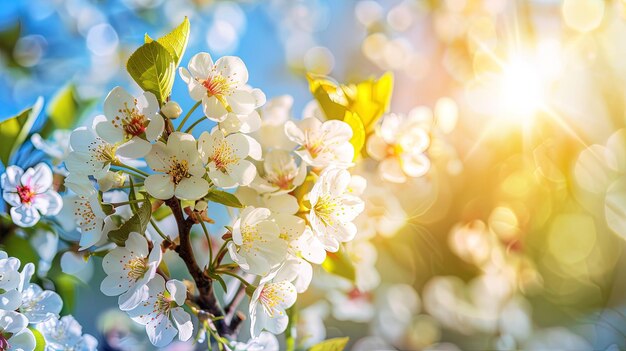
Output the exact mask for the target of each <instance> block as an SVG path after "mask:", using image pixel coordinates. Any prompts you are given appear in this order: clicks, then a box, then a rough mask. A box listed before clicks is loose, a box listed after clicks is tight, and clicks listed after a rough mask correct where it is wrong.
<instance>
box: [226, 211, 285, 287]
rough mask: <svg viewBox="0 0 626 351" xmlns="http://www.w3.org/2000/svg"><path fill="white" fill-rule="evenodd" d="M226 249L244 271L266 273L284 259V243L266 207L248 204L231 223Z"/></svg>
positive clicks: (258, 273)
mask: <svg viewBox="0 0 626 351" xmlns="http://www.w3.org/2000/svg"><path fill="white" fill-rule="evenodd" d="M228 252H229V253H230V257H231V258H232V260H233V261H235V262H237V264H239V266H240V267H241V269H243V270H244V271H246V272H248V273H252V274H257V275H265V274H267V273H269V271H270V270H271V269H272V268H274V267H276V266H277V265H278V264H280V263H281V262H282V261H283V260H284V259H285V256H286V254H287V243H286V242H285V241H284V240H282V239H281V238H280V231H279V229H278V226H277V225H276V223H274V222H273V221H272V218H271V212H270V210H269V209H267V208H255V207H252V206H248V207H246V208H244V209H243V211H241V216H240V218H239V219H238V220H237V221H236V222H235V223H234V224H233V241H231V242H229V243H228Z"/></svg>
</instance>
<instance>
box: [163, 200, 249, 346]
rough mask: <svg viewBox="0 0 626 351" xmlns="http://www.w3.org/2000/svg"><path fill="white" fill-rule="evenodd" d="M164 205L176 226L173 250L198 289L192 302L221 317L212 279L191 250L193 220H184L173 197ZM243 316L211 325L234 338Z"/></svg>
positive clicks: (189, 218)
mask: <svg viewBox="0 0 626 351" xmlns="http://www.w3.org/2000/svg"><path fill="white" fill-rule="evenodd" d="M165 203H166V205H167V206H169V207H170V208H171V209H172V213H173V214H174V218H175V219H176V224H177V226H178V237H179V240H180V244H179V245H178V246H176V247H175V248H174V250H175V251H176V252H177V253H178V255H179V256H180V258H181V259H182V260H183V261H184V262H185V265H186V266H187V270H188V271H189V274H191V276H192V277H193V280H194V282H195V283H196V287H197V288H198V296H197V297H195V298H194V302H195V303H196V304H197V305H198V306H199V307H200V308H201V309H202V310H204V311H206V312H208V313H210V314H212V315H213V316H215V317H223V316H224V311H222V308H221V307H220V305H219V303H218V301H217V299H216V297H215V293H214V291H213V279H211V277H209V276H208V275H207V274H206V273H204V271H203V270H202V269H201V268H200V266H198V263H197V261H196V258H195V255H194V253H193V248H192V246H191V238H190V233H191V228H192V227H193V225H194V224H195V220H194V218H193V217H192V216H188V217H187V218H185V217H184V216H183V210H182V208H181V205H180V201H179V200H178V199H177V198H175V197H173V198H171V199H169V200H166V201H165ZM240 317H243V316H238V318H234V317H233V318H231V321H230V323H227V322H226V321H225V320H224V318H218V319H217V320H215V321H214V322H213V323H214V324H215V327H216V329H217V331H218V333H219V334H220V335H221V336H226V337H231V338H234V337H236V335H237V331H238V326H239V324H240V323H241V321H242V318H240ZM233 323H234V324H233Z"/></svg>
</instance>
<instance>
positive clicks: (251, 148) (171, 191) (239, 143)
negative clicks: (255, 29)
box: [3, 53, 364, 347]
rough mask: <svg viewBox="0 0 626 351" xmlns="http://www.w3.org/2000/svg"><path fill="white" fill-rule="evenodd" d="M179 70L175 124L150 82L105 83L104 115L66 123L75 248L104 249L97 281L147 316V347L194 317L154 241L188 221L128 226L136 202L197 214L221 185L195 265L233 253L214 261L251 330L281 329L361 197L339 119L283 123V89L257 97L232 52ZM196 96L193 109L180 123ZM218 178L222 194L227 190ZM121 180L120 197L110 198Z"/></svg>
mask: <svg viewBox="0 0 626 351" xmlns="http://www.w3.org/2000/svg"><path fill="white" fill-rule="evenodd" d="M180 75H181V77H182V79H183V80H184V81H185V82H186V83H187V85H188V88H189V93H190V95H191V97H192V98H193V99H194V100H196V101H197V103H196V104H195V106H194V107H192V108H191V109H189V110H188V111H187V114H186V116H185V118H182V119H181V123H180V126H179V127H178V129H174V126H173V125H172V122H171V118H168V117H178V116H179V115H181V111H180V107H179V106H178V104H175V103H174V102H173V101H168V102H164V103H163V105H162V106H160V105H159V102H158V101H157V99H156V97H155V96H154V95H153V94H152V93H150V92H144V93H142V94H141V95H140V96H139V97H133V96H132V95H131V94H129V93H127V92H126V91H125V90H124V89H122V88H120V87H116V88H115V89H113V90H112V91H111V92H110V93H109V95H108V96H107V98H106V100H105V103H104V115H102V116H98V117H96V118H95V119H94V122H93V124H92V126H91V127H80V128H78V129H76V130H74V131H73V132H72V134H71V135H70V138H69V139H70V142H69V146H70V152H69V155H68V156H67V158H66V159H65V165H66V167H67V169H68V171H69V174H68V176H67V178H66V179H65V185H66V186H67V187H68V188H69V189H70V190H71V192H72V196H73V198H72V200H73V201H72V202H73V204H74V206H73V207H72V208H73V210H74V216H75V220H76V222H77V228H78V231H79V232H80V233H81V237H80V239H79V241H80V250H87V251H83V252H89V250H91V251H93V250H108V253H107V254H106V256H105V257H104V260H103V264H102V265H103V268H104V271H105V273H106V274H107V277H106V278H105V279H104V281H102V284H101V290H102V292H103V293H104V294H105V295H108V296H119V297H118V302H119V307H120V309H121V310H123V311H126V312H127V313H128V315H129V316H130V317H131V318H132V319H133V320H135V321H136V322H137V323H139V324H142V325H145V326H146V333H147V334H148V337H149V339H150V341H151V342H152V343H153V344H154V345H155V346H157V347H163V346H166V345H168V344H170V343H171V342H172V340H173V339H174V337H175V336H176V335H178V339H179V340H181V341H186V340H189V339H190V338H191V337H192V336H193V335H194V333H193V329H194V323H192V317H191V315H190V314H189V313H188V312H187V311H186V310H185V309H183V308H182V306H184V305H187V306H190V307H191V309H192V311H194V308H196V307H197V306H196V305H194V304H193V302H192V303H191V304H190V300H189V298H190V297H189V296H192V292H191V291H188V290H187V287H186V285H185V284H183V282H181V281H179V280H176V279H172V278H170V277H169V276H168V275H167V274H165V273H164V272H163V270H161V269H160V266H161V265H162V264H164V262H162V257H163V252H164V251H165V250H167V249H168V248H175V247H176V246H177V245H184V243H183V240H184V239H183V238H177V236H182V235H189V233H168V234H167V235H165V234H164V233H162V231H160V230H159V229H158V227H157V224H156V223H155V221H154V220H153V218H149V220H150V221H151V224H150V226H151V228H150V229H151V230H146V229H147V227H148V225H147V224H146V225H138V222H141V220H140V219H139V218H138V216H139V214H138V212H139V211H140V210H139V209H140V207H143V206H153V208H152V210H156V209H157V208H158V206H170V207H171V203H172V201H175V202H177V203H178V204H179V206H182V207H186V208H185V212H186V213H187V214H188V215H189V218H187V219H183V218H177V219H176V220H177V221H179V220H182V221H187V223H188V220H190V219H193V220H194V222H192V224H191V226H193V224H194V223H199V221H198V219H199V218H200V220H202V218H203V216H204V217H206V208H207V206H206V204H207V203H208V202H211V201H213V202H215V201H216V200H215V198H214V197H212V195H213V194H215V192H218V193H220V194H223V195H222V196H231V197H233V198H234V199H236V201H237V202H239V203H240V204H241V207H242V209H241V210H240V211H239V214H238V215H237V217H236V218H235V219H234V220H233V224H232V227H230V229H229V236H228V237H227V239H226V242H225V243H224V246H223V250H224V251H222V252H221V255H220V253H218V254H216V255H215V256H216V257H215V260H214V261H213V262H209V264H208V267H207V268H206V271H205V272H206V274H221V273H224V270H225V268H221V267H225V266H224V264H222V265H220V262H221V260H222V259H223V258H224V255H225V254H226V253H228V256H229V257H230V259H232V261H233V263H231V264H226V266H229V268H233V267H234V270H231V271H228V272H226V273H224V274H229V275H237V271H240V273H241V274H243V275H244V277H245V278H242V277H238V278H240V280H241V281H242V284H244V285H245V286H242V287H243V288H245V291H246V292H248V293H249V294H250V295H251V299H250V307H249V318H250V321H251V334H252V336H253V337H254V338H256V337H259V336H260V335H262V334H261V332H262V331H263V330H266V331H269V332H271V333H273V334H279V333H282V332H284V331H285V329H286V327H287V324H288V316H287V312H286V310H287V309H288V308H290V307H291V306H292V305H293V304H294V303H295V301H296V298H297V294H298V293H302V292H304V291H305V290H306V289H307V288H308V286H309V284H310V282H311V279H312V274H313V267H312V264H321V263H322V262H323V261H324V259H325V257H326V252H327V251H328V252H336V251H338V250H339V249H340V247H341V245H342V243H346V242H349V241H351V240H353V239H354V237H355V235H356V232H357V229H356V226H355V224H354V223H353V221H354V219H355V218H356V217H357V216H358V215H359V214H360V213H361V212H362V211H363V209H364V203H363V201H362V200H361V199H360V198H359V197H358V196H357V195H356V194H355V193H354V192H353V191H352V188H351V183H352V176H351V174H350V172H349V171H348V169H349V168H350V167H352V166H353V162H352V161H353V159H354V156H355V151H354V148H353V146H352V144H351V143H350V139H351V138H352V129H351V127H350V126H349V125H348V124H346V123H344V122H342V121H339V120H326V121H323V120H320V119H318V118H316V117H308V118H304V119H303V120H301V121H299V122H292V121H287V115H286V114H285V109H283V108H281V102H282V101H285V100H286V99H285V98H279V99H276V100H274V101H270V103H268V104H267V105H266V106H265V107H264V105H265V103H266V99H265V95H264V94H263V92H261V91H260V90H259V89H253V88H251V87H249V86H248V85H247V80H248V71H247V69H246V67H245V65H244V63H243V62H242V61H241V59H239V58H237V57H222V58H220V59H219V60H217V61H216V62H215V63H214V62H213V60H212V59H211V56H210V55H209V54H207V53H200V54H197V55H195V56H194V57H193V58H192V59H191V60H190V62H189V66H188V69H184V68H181V69H180ZM166 105H167V107H166ZM174 105H175V106H174ZM200 105H201V106H202V110H203V112H204V115H203V116H202V117H201V119H200V120H198V121H196V123H194V124H193V125H192V126H191V127H189V128H188V129H187V130H186V131H182V130H183V129H182V128H183V126H184V124H185V123H186V121H187V119H188V118H189V117H190V116H191V115H192V113H193V112H194V110H195V109H196V107H199V106H200ZM172 106H174V107H176V108H175V109H174V107H172ZM287 109H288V108H287ZM174 110H176V111H174ZM174 112H175V113H174ZM183 112H184V111H183ZM305 117H307V116H305ZM205 119H208V120H210V121H213V122H215V123H216V124H215V126H214V127H212V128H211V129H210V130H205V131H202V132H201V133H199V137H198V138H196V137H194V135H193V134H192V132H193V130H194V128H196V126H197V125H198V124H199V122H200V121H201V120H205ZM277 121H278V123H277ZM277 126H278V128H276V127H277ZM268 128H273V131H272V132H270V133H268ZM195 130H196V131H198V130H199V127H198V128H196V129H195ZM13 178H15V177H13ZM10 181H12V180H10ZM3 182H4V178H3ZM11 184H13V183H11ZM142 189H143V190H142ZM220 189H221V190H220ZM229 189H234V191H235V192H234V196H233V195H231V194H227V193H226V190H229ZM44 190H45V189H44ZM120 190H122V191H120ZM17 191H18V192H19V189H18V190H17ZM120 192H121V193H122V194H127V195H125V196H122V197H121V198H120V197H119V196H113V194H114V193H120ZM138 194H139V196H137V195H138ZM235 196H236V197H235ZM14 197H15V196H14ZM16 199H17V197H16ZM118 200H119V201H118ZM217 202H220V201H219V200H217ZM164 203H165V205H163V204H164ZM223 204H225V205H228V206H231V207H232V204H230V203H229V204H227V203H223ZM70 206H71V205H70ZM129 207H130V211H128V209H129ZM235 207H238V206H235ZM173 211H174V209H172V212H173ZM41 212H42V214H45V213H44V212H43V211H41ZM170 216H172V217H175V214H174V215H172V214H170ZM181 216H182V214H181ZM143 220H144V221H146V219H143ZM146 222H147V221H146ZM203 226H204V225H203ZM128 228H132V230H130V229H128ZM152 229H154V230H155V231H156V234H155V231H152ZM124 231H127V232H125V233H124V234H125V236H122V239H123V240H121V241H115V242H116V243H117V244H118V246H117V247H113V248H111V247H110V245H111V241H112V240H111V236H112V235H118V233H120V232H124ZM159 234H160V235H159ZM209 245H212V243H209ZM78 254H80V252H79V253H78ZM87 257H89V254H87ZM184 259H185V257H183V260H184ZM191 259H193V258H191ZM255 276H257V278H254V277H255ZM194 278H196V277H194ZM257 281H258V283H256V282H257ZM196 283H197V281H196ZM199 332H201V330H200V331H199ZM255 340H256V339H253V340H252V341H250V342H252V343H255V342H258V341H255ZM242 345H243V344H241V345H239V346H236V345H235V346H236V347H241V346H242ZM231 346H232V345H231Z"/></svg>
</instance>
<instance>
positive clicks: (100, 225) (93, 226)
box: [65, 174, 126, 250]
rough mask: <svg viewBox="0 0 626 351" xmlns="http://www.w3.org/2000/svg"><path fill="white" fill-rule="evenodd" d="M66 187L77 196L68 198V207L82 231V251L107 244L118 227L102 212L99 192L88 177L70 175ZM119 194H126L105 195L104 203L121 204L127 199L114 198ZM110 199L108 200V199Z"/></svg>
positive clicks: (111, 193)
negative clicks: (108, 236) (109, 234)
mask: <svg viewBox="0 0 626 351" xmlns="http://www.w3.org/2000/svg"><path fill="white" fill-rule="evenodd" d="M65 185H66V186H67V187H68V188H69V189H71V190H72V191H74V192H75V193H76V194H77V195H76V196H71V197H66V200H65V204H66V206H69V207H71V209H72V215H73V220H74V222H75V223H76V225H77V226H78V230H79V231H80V234H81V235H80V240H79V244H80V249H81V250H85V249H88V248H90V247H92V246H100V245H103V244H105V243H106V240H107V234H108V233H109V231H111V230H114V229H117V227H118V225H117V224H116V223H115V221H114V220H113V219H112V218H111V216H107V214H106V213H104V211H103V210H102V206H101V200H100V198H99V196H98V192H97V191H96V189H95V188H94V187H93V185H92V184H91V181H89V179H88V178H87V177H86V176H83V175H78V174H70V175H69V176H68V177H67V178H65ZM117 194H125V193H122V192H119V191H115V192H109V193H105V194H104V195H103V198H104V199H103V200H104V201H102V202H108V201H106V200H109V201H111V200H112V201H113V202H121V201H125V200H126V199H125V198H120V197H117V198H112V197H113V196H114V195H117ZM107 198H108V199H107Z"/></svg>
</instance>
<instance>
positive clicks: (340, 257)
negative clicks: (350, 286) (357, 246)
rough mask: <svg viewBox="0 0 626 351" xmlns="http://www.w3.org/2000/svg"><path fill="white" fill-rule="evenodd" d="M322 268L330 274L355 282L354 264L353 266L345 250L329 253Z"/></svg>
mask: <svg viewBox="0 0 626 351" xmlns="http://www.w3.org/2000/svg"><path fill="white" fill-rule="evenodd" d="M322 268H323V269H324V270H325V271H326V272H328V273H330V274H334V275H337V276H340V277H344V278H346V279H348V280H350V281H352V282H354V278H355V271H354V264H352V261H351V260H350V257H349V256H348V255H347V254H346V251H345V250H344V249H343V248H341V249H339V251H337V252H328V253H327V254H326V259H325V260H324V262H322Z"/></svg>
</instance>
